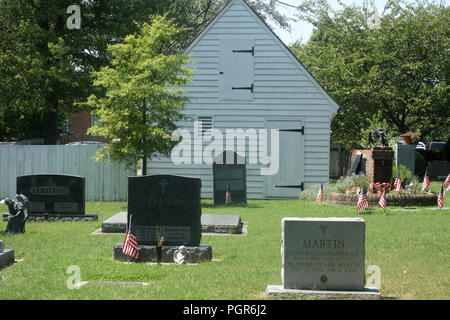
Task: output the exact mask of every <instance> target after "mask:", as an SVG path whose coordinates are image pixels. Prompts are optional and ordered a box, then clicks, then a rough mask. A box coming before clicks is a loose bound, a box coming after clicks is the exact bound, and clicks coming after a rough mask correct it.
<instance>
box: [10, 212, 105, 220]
mask: <svg viewBox="0 0 450 320" xmlns="http://www.w3.org/2000/svg"><path fill="white" fill-rule="evenodd" d="M97 220H98V215H96V214H93V213H87V214H69V213H54V214H53V213H43V214H30V215H28V219H27V221H97ZM3 221H8V214H7V213H5V214H3Z"/></svg>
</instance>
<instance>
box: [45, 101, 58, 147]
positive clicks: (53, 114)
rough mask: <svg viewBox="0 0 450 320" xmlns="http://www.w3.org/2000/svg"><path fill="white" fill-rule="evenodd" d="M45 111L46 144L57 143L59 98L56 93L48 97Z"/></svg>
mask: <svg viewBox="0 0 450 320" xmlns="http://www.w3.org/2000/svg"><path fill="white" fill-rule="evenodd" d="M45 100H46V110H45V112H44V124H45V128H44V144H56V143H57V141H58V100H57V99H56V97H55V96H54V95H52V96H50V97H49V98H46V99H45Z"/></svg>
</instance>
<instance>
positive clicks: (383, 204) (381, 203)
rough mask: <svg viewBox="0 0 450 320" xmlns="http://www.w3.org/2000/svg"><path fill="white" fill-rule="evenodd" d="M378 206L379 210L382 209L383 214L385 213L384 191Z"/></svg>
mask: <svg viewBox="0 0 450 320" xmlns="http://www.w3.org/2000/svg"><path fill="white" fill-rule="evenodd" d="M378 204H379V205H380V207H381V209H383V211H384V213H386V190H383V194H382V195H381V198H380V201H379V202H378Z"/></svg>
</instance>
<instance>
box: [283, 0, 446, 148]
mask: <svg viewBox="0 0 450 320" xmlns="http://www.w3.org/2000/svg"><path fill="white" fill-rule="evenodd" d="M299 10H300V11H299V12H300V16H301V18H302V19H306V20H308V21H309V22H311V23H313V25H314V26H315V30H314V32H313V35H312V37H311V39H310V40H309V41H308V42H307V43H306V44H304V45H302V44H300V43H297V44H296V45H294V46H293V48H292V49H293V51H294V52H295V53H296V54H297V55H298V56H299V58H300V60H301V61H302V62H303V63H304V64H305V66H306V67H307V69H308V70H309V71H310V72H311V73H312V74H313V75H314V77H315V78H316V79H318V81H319V82H320V83H321V84H322V85H323V87H324V88H325V89H326V90H327V91H328V92H329V93H330V94H331V95H332V96H333V97H334V99H335V100H336V102H337V103H338V104H339V105H340V109H339V111H338V114H337V116H336V117H335V119H334V120H333V122H332V125H331V131H332V137H333V138H335V139H336V140H338V141H344V142H348V143H351V142H356V143H359V142H361V141H362V140H364V139H366V138H367V137H366V136H365V135H366V134H367V128H368V127H369V126H370V125H373V124H374V121H376V119H378V121H379V123H380V124H383V122H385V123H387V125H388V128H389V129H390V132H388V134H389V135H391V136H393V135H399V134H401V133H405V132H407V131H415V132H417V133H418V134H419V135H420V136H422V139H424V138H426V137H427V136H428V139H429V136H430V135H433V136H434V137H437V136H440V137H441V139H447V137H448V136H449V135H450V130H449V128H450V108H448V106H449V100H448V98H449V76H450V72H449V70H450V55H449V54H448V52H449V49H450V29H449V28H448V25H449V24H450V10H449V7H445V6H444V5H443V4H423V3H422V2H417V3H415V4H408V5H401V2H400V1H389V2H388V5H387V7H386V8H384V11H383V13H384V15H383V16H382V17H381V18H380V23H379V24H378V25H376V26H372V25H370V23H369V21H370V20H369V18H370V16H368V10H367V8H364V7H362V6H356V5H354V6H350V7H346V6H344V7H343V9H342V10H340V11H337V12H333V11H332V10H331V7H330V5H329V4H328V2H327V1H325V0H321V1H316V2H314V1H305V3H304V5H303V6H300V7H299ZM374 119H375V120H374ZM355 124H357V125H355ZM383 127H385V125H383Z"/></svg>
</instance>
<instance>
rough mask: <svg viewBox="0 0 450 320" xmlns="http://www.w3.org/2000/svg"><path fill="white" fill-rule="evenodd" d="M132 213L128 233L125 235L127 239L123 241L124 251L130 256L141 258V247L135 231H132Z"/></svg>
mask: <svg viewBox="0 0 450 320" xmlns="http://www.w3.org/2000/svg"><path fill="white" fill-rule="evenodd" d="M131 217H132V216H131V215H130V223H129V225H128V230H127V235H126V236H125V241H124V243H123V248H122V252H123V253H124V254H126V255H128V256H130V257H133V258H136V259H139V247H138V244H137V240H136V237H135V236H134V234H133V232H131Z"/></svg>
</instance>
